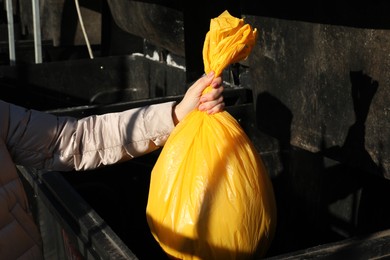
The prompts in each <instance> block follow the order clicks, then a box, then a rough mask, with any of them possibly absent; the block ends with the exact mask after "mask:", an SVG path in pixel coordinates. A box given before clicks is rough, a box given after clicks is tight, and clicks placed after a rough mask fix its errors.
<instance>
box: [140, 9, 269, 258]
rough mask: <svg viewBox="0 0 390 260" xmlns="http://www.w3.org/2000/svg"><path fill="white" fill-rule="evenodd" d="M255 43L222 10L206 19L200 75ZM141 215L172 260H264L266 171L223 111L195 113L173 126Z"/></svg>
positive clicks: (245, 29) (248, 30)
mask: <svg viewBox="0 0 390 260" xmlns="http://www.w3.org/2000/svg"><path fill="white" fill-rule="evenodd" d="M255 39H256V29H255V30H252V28H251V27H250V26H249V25H244V24H243V20H242V19H238V18H235V17H233V16H231V15H230V14H229V13H228V12H227V11H225V12H224V13H222V14H221V15H220V16H219V17H218V18H215V19H212V20H211V24H210V31H209V32H208V33H207V35H206V39H205V45H204V49H203V58H204V63H205V72H206V73H208V72H209V71H211V70H214V71H215V73H216V75H218V74H220V73H222V71H223V69H224V68H225V67H226V66H227V65H229V64H231V63H233V62H237V61H239V60H241V59H244V58H246V57H247V56H248V55H249V53H250V51H251V50H252V47H253V45H254V42H255ZM209 88H211V87H208V88H206V90H205V91H207V90H208V89H209ZM146 213H147V220H148V224H149V227H150V230H151V232H152V234H153V236H154V238H155V239H156V240H157V241H158V243H159V244H160V246H161V247H162V249H163V250H164V251H165V252H166V253H167V254H168V255H169V256H171V257H174V258H177V259H247V258H248V259H249V258H252V257H253V256H254V254H256V255H257V256H263V255H264V254H265V253H266V251H267V249H268V248H269V245H270V243H271V241H272V238H273V235H274V230H275V225H276V205H275V198H274V193H273V188H272V184H271V181H270V179H269V176H268V173H267V170H266V168H265V167H264V165H263V162H262V161H261V158H260V155H259V154H258V153H257V152H256V150H255V147H254V146H253V144H252V143H251V141H250V139H249V138H248V137H247V135H246V134H245V132H244V131H243V129H242V128H241V126H240V125H239V124H238V122H237V121H236V120H235V119H234V118H233V117H232V116H231V115H230V114H229V113H228V112H227V111H223V112H220V113H217V114H214V115H208V114H207V113H205V112H201V111H198V110H195V111H193V112H191V113H190V114H188V115H187V117H186V118H184V120H182V121H181V122H180V123H179V124H178V125H177V126H176V128H175V129H174V130H173V132H172V133H171V135H170V137H169V138H168V140H167V143H166V144H165V146H164V147H163V149H162V151H161V154H160V156H159V158H158V160H157V162H156V164H155V166H154V168H153V170H152V175H151V181H150V190H149V198H148V204H147V209H146Z"/></svg>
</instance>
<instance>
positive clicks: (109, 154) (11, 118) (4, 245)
mask: <svg viewBox="0 0 390 260" xmlns="http://www.w3.org/2000/svg"><path fill="white" fill-rule="evenodd" d="M173 106H174V102H167V103H162V104H157V105H152V106H148V107H142V108H136V109H131V110H127V111H123V112H118V113H109V114H104V115H95V116H89V117H85V118H82V119H79V120H77V119H76V118H72V117H57V116H54V115H51V114H48V113H44V112H39V111H35V110H28V109H25V108H22V107H19V106H16V105H13V104H9V103H6V102H4V101H1V100H0V165H1V169H0V259H43V252H42V241H41V237H40V233H39V228H38V226H37V225H36V223H35V221H34V219H33V217H32V214H31V212H29V206H28V200H27V196H26V193H25V191H24V189H23V185H22V182H21V180H20V179H19V175H18V173H17V170H16V167H15V164H17V165H23V166H28V167H34V168H37V169H48V170H55V171H70V170H87V169H93V168H96V167H99V166H101V165H108V164H113V163H116V162H118V161H123V160H128V159H131V158H134V157H137V156H140V155H142V154H146V153H148V152H151V151H153V150H156V149H157V148H159V147H160V146H162V145H164V144H165V142H166V140H167V138H168V136H169V134H170V133H171V131H172V130H173V128H174V123H173V119H172V107H173Z"/></svg>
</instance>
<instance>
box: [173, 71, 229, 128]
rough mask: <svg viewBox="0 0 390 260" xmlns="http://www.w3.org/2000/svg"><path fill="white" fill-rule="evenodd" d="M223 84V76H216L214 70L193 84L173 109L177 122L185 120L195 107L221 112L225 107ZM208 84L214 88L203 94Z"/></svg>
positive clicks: (210, 111)
mask: <svg viewBox="0 0 390 260" xmlns="http://www.w3.org/2000/svg"><path fill="white" fill-rule="evenodd" d="M221 84H222V78H221V77H216V78H214V72H210V73H209V74H208V75H206V76H203V77H201V78H199V79H198V80H197V81H196V82H195V83H194V84H192V86H191V87H190V88H189V89H188V90H187V92H186V94H185V95H184V98H183V100H182V101H181V102H180V103H179V104H177V105H176V106H175V108H174V110H173V120H174V122H175V124H177V123H179V122H180V121H181V120H183V118H184V117H185V116H186V115H187V114H188V113H190V112H191V111H192V110H194V109H195V108H198V110H200V111H205V112H207V113H208V114H215V113H218V112H221V111H222V110H223V109H224V108H225V103H224V102H223V96H222V92H223V86H222V85H221ZM208 86H212V90H211V91H210V92H208V93H206V94H204V95H202V92H203V90H204V89H205V88H207V87H208Z"/></svg>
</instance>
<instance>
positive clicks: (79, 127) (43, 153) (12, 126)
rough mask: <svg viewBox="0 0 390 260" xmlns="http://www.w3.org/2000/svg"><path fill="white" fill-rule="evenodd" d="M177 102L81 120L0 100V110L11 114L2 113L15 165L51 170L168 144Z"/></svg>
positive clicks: (87, 165)
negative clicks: (6, 117)
mask: <svg viewBox="0 0 390 260" xmlns="http://www.w3.org/2000/svg"><path fill="white" fill-rule="evenodd" d="M174 104H175V103H174V102H167V103H162V104H157V105H151V106H147V107H142V108H136V109H130V110H127V111H123V112H118V113H108V114H104V115H97V116H89V117H85V118H82V119H79V120H77V119H76V118H72V117H57V116H54V115H51V114H47V113H43V112H39V111H34V110H27V109H25V108H22V107H18V106H15V105H12V104H8V103H5V102H2V101H0V111H1V112H0V113H2V114H3V113H4V112H5V111H8V112H9V115H4V114H3V115H0V116H8V117H9V118H8V121H9V124H8V129H6V132H7V137H6V145H7V149H8V150H9V152H10V154H11V156H12V158H13V160H14V162H15V163H16V164H19V165H24V166H29V167H34V168H38V169H43V168H44V169H48V170H62V171H65V170H73V169H76V170H87V169H93V168H96V167H99V166H101V165H109V164H113V163H116V162H118V161H122V160H127V159H131V158H134V157H137V156H140V155H143V154H146V153H149V152H152V151H154V150H156V149H158V148H159V147H161V146H163V145H164V144H165V142H166V140H167V138H168V136H169V134H170V133H171V131H172V130H173V128H174V123H173V119H172V108H173V106H174ZM3 108H4V109H3Z"/></svg>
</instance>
